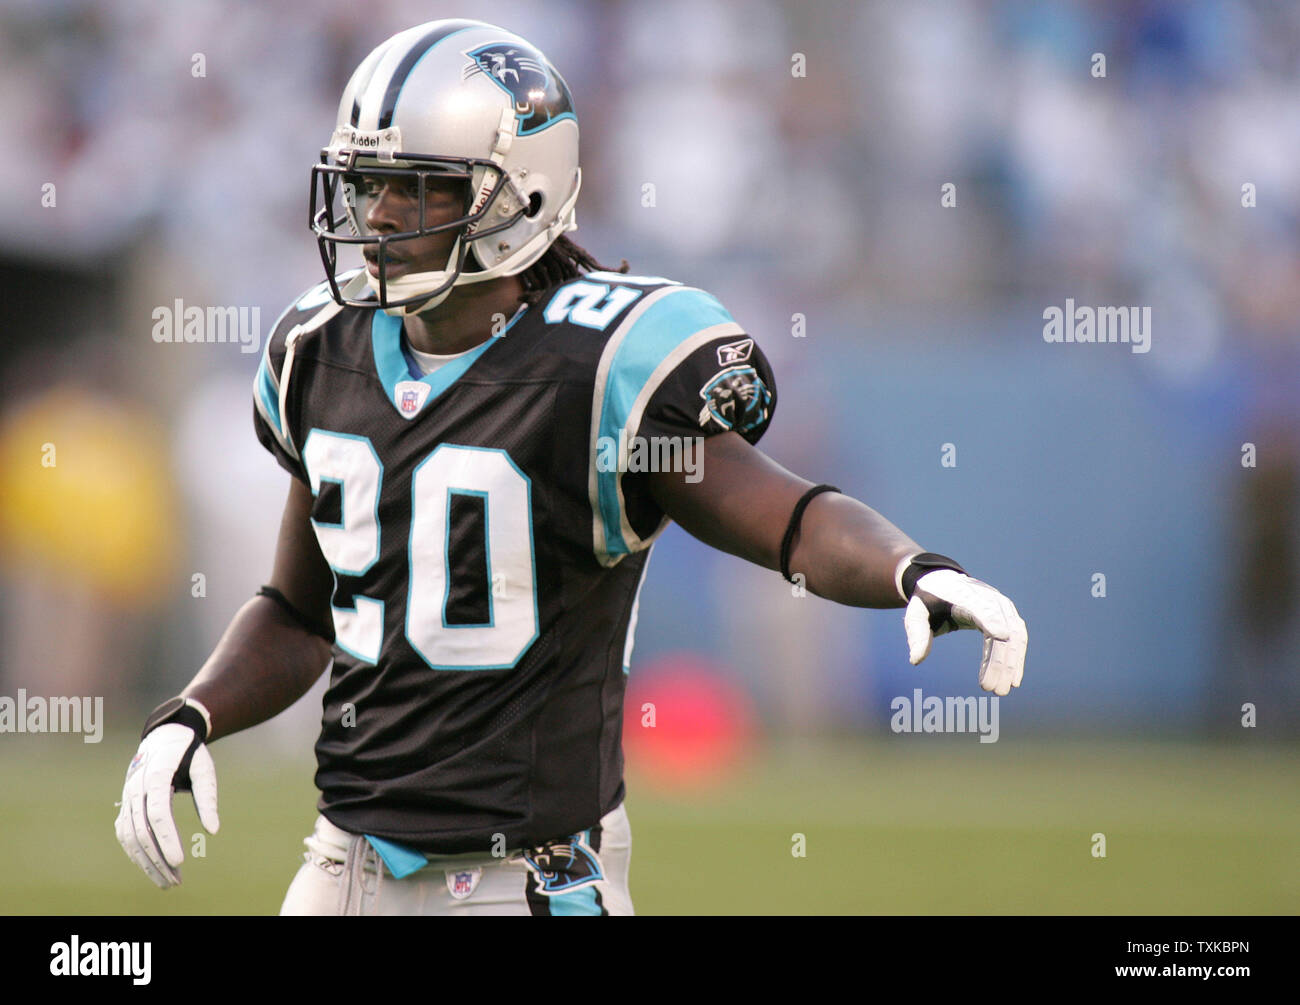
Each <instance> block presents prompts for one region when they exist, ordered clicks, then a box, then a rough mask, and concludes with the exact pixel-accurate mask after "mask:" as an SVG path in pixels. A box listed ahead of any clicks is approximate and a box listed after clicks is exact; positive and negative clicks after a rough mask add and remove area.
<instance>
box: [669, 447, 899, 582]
mask: <svg viewBox="0 0 1300 1005" xmlns="http://www.w3.org/2000/svg"><path fill="white" fill-rule="evenodd" d="M703 450H704V460H703V464H702V467H701V472H702V474H703V477H701V478H699V479H698V480H697V481H695V482H689V481H687V480H686V479H685V477H684V476H683V474H681V473H676V472H658V473H655V474H652V475H649V476H648V477H649V478H650V492H651V495H653V497H654V500H655V502H656V503H658V505H659V508H660V509H662V510H663V511H664V512H665V513H667V514H668V515H669V516H670V517H672V519H674V520H676V521H677V522H678V523H679V524H681V525H682V527H683V528H685V530H686V531H687V532H689V533H690V534H691V535H692V536H694V537H697V538H699V539H700V540H701V541H703V542H704V543H705V544H708V545H712V546H713V547H714V548H718V549H720V550H721V551H725V552H728V553H729V554H732V555H738V556H739V557H741V558H743V559H747V560H748V561H750V562H753V563H754V564H755V565H761V566H763V567H764V568H765V569H779V568H780V567H781V566H780V556H781V540H782V538H783V537H784V536H785V532H786V527H787V526H788V525H789V523H790V515H791V513H793V511H794V507H795V504H796V503H797V502H798V501H799V499H800V497H802V496H803V494H804V493H805V492H807V491H808V490H809V489H810V488H812V487H813V483H812V482H810V481H807V480H805V479H803V478H800V477H798V476H797V475H793V474H791V473H790V472H789V471H787V470H786V469H785V468H783V467H781V465H779V464H777V463H776V461H774V460H772V459H771V458H770V457H768V456H767V455H766V454H764V453H763V452H762V451H761V450H759V449H758V448H756V447H752V446H750V445H749V443H748V442H747V441H746V440H744V439H743V438H742V437H740V436H739V435H738V434H736V433H722V434H720V435H718V436H710V437H708V438H707V439H706V440H705V441H704V445H703ZM923 551H925V549H924V548H922V547H921V546H920V545H919V544H917V543H916V542H915V541H913V540H912V539H911V538H910V537H908V536H907V535H906V534H904V533H903V532H902V531H901V530H899V529H898V528H897V527H895V526H894V525H893V524H892V523H890V522H889V521H888V520H886V519H885V518H884V517H883V516H881V515H880V514H879V513H877V512H876V511H875V510H873V509H872V508H871V507H870V506H867V505H866V504H865V503H860V502H858V501H857V500H856V499H851V498H850V497H848V496H846V495H841V494H839V493H837V492H825V493H823V494H821V495H818V496H816V497H815V498H814V499H813V500H812V501H811V502H810V503H809V504H808V508H807V509H806V510H804V514H803V521H802V523H801V524H800V527H799V529H798V531H797V532H796V533H795V537H794V542H793V546H792V547H791V550H790V570H791V572H795V573H802V574H803V575H804V577H805V585H806V586H807V588H808V589H809V590H810V591H811V592H812V593H815V594H816V595H817V596H819V597H825V598H826V599H827V600H834V601H835V602H836V603H840V604H848V605H850V606H853V607H902V606H903V605H904V604H905V603H907V601H906V600H905V599H904V598H903V596H902V595H901V594H900V593H899V590H898V584H897V582H896V581H895V576H894V574H895V572H896V570H897V569H898V565H899V563H900V562H902V561H903V559H905V558H908V557H910V556H912V555H916V554H919V553H921V552H923Z"/></svg>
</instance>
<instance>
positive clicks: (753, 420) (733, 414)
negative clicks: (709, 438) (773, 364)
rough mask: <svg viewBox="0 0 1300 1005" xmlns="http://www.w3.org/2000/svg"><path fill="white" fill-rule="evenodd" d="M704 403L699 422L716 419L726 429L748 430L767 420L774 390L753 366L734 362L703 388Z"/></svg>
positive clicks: (706, 422) (703, 424)
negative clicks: (734, 363)
mask: <svg viewBox="0 0 1300 1005" xmlns="http://www.w3.org/2000/svg"><path fill="white" fill-rule="evenodd" d="M700 397H701V398H703V399H704V407H703V408H701V409H700V425H701V426H707V425H708V424H709V422H710V421H713V422H716V423H717V424H718V425H719V426H721V427H722V428H723V429H734V430H735V431H736V432H738V433H746V432H749V430H751V429H753V428H754V427H755V426H757V425H760V424H761V423H763V422H765V421H766V420H767V416H768V413H769V411H770V410H771V406H772V392H771V391H769V390H768V389H767V385H766V384H764V383H763V378H762V377H760V376H759V375H758V371H757V370H755V369H754V368H753V367H752V366H732V367H728V368H727V369H726V370H721V371H719V372H718V373H715V374H714V375H713V376H712V377H710V378H709V379H708V381H707V382H706V383H705V385H704V386H703V387H702V388H700Z"/></svg>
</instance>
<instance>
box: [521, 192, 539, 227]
mask: <svg viewBox="0 0 1300 1005" xmlns="http://www.w3.org/2000/svg"><path fill="white" fill-rule="evenodd" d="M541 211H542V193H541V192H533V193H532V194H531V195H529V196H528V208H527V209H526V210H524V216H526V217H528V219H530V220H531V219H532V218H533V217H535V216H536V215H537V214H538V213H540V212H541Z"/></svg>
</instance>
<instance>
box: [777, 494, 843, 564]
mask: <svg viewBox="0 0 1300 1005" xmlns="http://www.w3.org/2000/svg"><path fill="white" fill-rule="evenodd" d="M838 491H839V489H837V488H836V487H835V486H834V485H814V486H813V487H812V488H810V489H809V490H808V491H807V492H805V493H804V494H803V495H802V496H800V497H799V501H798V502H797V503H795V504H794V512H793V513H791V514H790V523H789V524H788V525H787V526H786V528H785V537H783V538H782V539H781V575H782V576H784V577H785V579H786V582H788V583H793V582H794V580H793V579H791V578H790V550H791V548H792V547H793V545H794V536H795V534H796V533H797V532H798V530H799V524H801V523H802V522H803V511H804V510H806V509H807V508H808V504H809V503H810V502H812V501H813V500H814V499H815V498H816V497H817V496H819V495H821V494H822V493H823V492H838Z"/></svg>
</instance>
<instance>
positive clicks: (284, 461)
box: [253, 283, 331, 482]
mask: <svg viewBox="0 0 1300 1005" xmlns="http://www.w3.org/2000/svg"><path fill="white" fill-rule="evenodd" d="M330 301H331V296H330V292H329V286H328V284H327V283H321V284H320V285H318V286H314V287H312V288H311V289H310V290H308V291H307V292H306V293H304V294H303V295H302V296H300V297H299V298H298V299H297V300H295V301H294V302H293V304H291V305H290V306H289V308H288V309H287V310H285V312H284V313H283V314H281V315H280V317H279V318H278V319H277V320H276V322H275V327H274V328H273V329H272V331H271V336H270V337H269V338H268V339H267V340H266V347H265V348H264V349H263V351H262V360H261V363H260V364H259V365H258V368H257V374H256V375H255V376H254V377H253V429H254V431H255V432H256V433H257V439H258V441H259V442H260V443H261V444H262V446H264V447H265V448H266V449H267V450H269V451H270V452H271V454H272V456H274V457H275V459H276V461H277V462H279V464H280V466H281V467H282V468H284V469H285V470H286V471H288V472H289V474H291V475H293V476H294V477H295V478H297V479H299V480H300V481H304V482H306V481H308V477H307V470H306V468H304V467H303V463H302V459H301V458H300V457H299V455H298V448H297V446H296V445H295V444H296V443H297V439H296V437H295V435H294V433H295V431H294V429H293V428H292V426H291V423H290V418H289V415H288V414H287V413H288V412H289V411H290V409H289V405H290V401H289V397H288V395H286V394H281V393H280V378H281V375H282V373H283V371H284V361H285V356H286V354H287V350H286V340H287V338H288V335H289V332H291V331H292V330H293V329H294V328H295V327H297V326H299V325H301V324H303V323H304V322H306V321H307V320H308V319H310V318H312V316H313V315H314V314H315V313H316V311H318V310H319V309H320V308H321V307H323V306H324V305H325V304H326V303H328V302H330Z"/></svg>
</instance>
